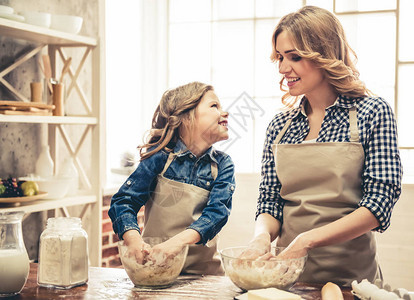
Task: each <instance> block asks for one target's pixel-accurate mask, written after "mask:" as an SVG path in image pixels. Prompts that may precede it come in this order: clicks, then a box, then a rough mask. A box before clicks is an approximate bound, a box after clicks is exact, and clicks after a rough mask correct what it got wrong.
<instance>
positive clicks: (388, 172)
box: [358, 98, 402, 232]
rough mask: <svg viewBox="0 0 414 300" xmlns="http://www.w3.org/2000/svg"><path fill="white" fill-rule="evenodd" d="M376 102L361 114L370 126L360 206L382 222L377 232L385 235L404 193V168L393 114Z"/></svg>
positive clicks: (377, 99)
mask: <svg viewBox="0 0 414 300" xmlns="http://www.w3.org/2000/svg"><path fill="white" fill-rule="evenodd" d="M375 100H376V101H372V102H370V103H371V104H372V105H366V106H365V107H363V108H362V111H361V113H362V114H361V115H362V116H363V117H362V118H364V119H365V120H367V121H368V122H367V123H369V124H370V126H369V128H368V129H367V137H368V138H367V140H366V143H365V165H364V170H363V189H364V195H363V198H362V200H361V202H360V203H359V206H362V207H366V208H367V209H369V210H370V211H371V212H372V213H373V214H374V215H375V217H376V218H377V219H378V221H379V223H380V226H379V227H378V228H376V229H375V230H376V231H379V232H383V231H385V230H386V229H387V228H388V227H389V226H390V219H391V212H392V209H393V207H394V204H395V203H396V202H397V200H398V198H399V197H400V194H401V178H402V165H401V159H400V154H399V150H398V143H397V124H396V121H395V118H394V114H393V112H392V110H391V107H390V106H389V105H388V103H387V102H385V101H384V100H383V99H381V98H376V99H375ZM358 118H359V119H360V120H361V117H360V116H358Z"/></svg>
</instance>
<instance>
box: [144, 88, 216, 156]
mask: <svg viewBox="0 0 414 300" xmlns="http://www.w3.org/2000/svg"><path fill="white" fill-rule="evenodd" d="M212 90H213V87H212V86H211V85H208V84H204V83H201V82H191V83H188V84H185V85H182V86H179V87H177V88H175V89H171V90H167V91H166V92H165V93H164V94H163V95H162V97H161V101H160V104H159V105H158V107H157V109H156V110H155V113H154V116H153V117H152V126H151V130H150V131H149V134H148V137H147V141H146V142H145V143H144V144H143V145H141V146H139V147H138V149H139V150H140V156H141V160H143V159H146V158H148V157H151V156H152V155H154V154H155V153H157V152H158V151H160V150H161V149H164V148H165V149H166V150H167V151H172V149H169V148H167V145H168V144H170V142H173V143H175V142H177V140H178V139H179V137H180V127H181V125H182V124H183V120H185V119H187V120H189V122H188V123H189V124H190V126H191V124H192V123H193V120H194V118H195V114H194V109H195V108H196V107H197V105H198V104H199V103H200V101H201V98H203V96H204V95H205V93H207V92H208V91H212ZM150 148H151V150H150Z"/></svg>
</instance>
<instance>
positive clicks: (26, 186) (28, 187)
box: [20, 181, 39, 196]
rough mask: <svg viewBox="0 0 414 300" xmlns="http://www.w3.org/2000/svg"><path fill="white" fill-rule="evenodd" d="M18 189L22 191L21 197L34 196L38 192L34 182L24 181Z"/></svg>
mask: <svg viewBox="0 0 414 300" xmlns="http://www.w3.org/2000/svg"><path fill="white" fill-rule="evenodd" d="M20 188H21V189H22V190H23V195H25V196H34V195H37V193H38V192H39V186H38V185H37V183H36V182H34V181H25V182H23V183H22V185H21V186H20Z"/></svg>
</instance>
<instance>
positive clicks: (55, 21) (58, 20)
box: [50, 15, 83, 34]
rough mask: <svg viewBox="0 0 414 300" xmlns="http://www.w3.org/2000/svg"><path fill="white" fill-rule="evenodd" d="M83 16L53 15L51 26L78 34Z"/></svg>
mask: <svg viewBox="0 0 414 300" xmlns="http://www.w3.org/2000/svg"><path fill="white" fill-rule="evenodd" d="M82 23H83V18H81V17H78V16H69V15H52V24H51V25H50V28H52V29H56V30H60V31H64V32H67V33H72V34H77V33H79V31H80V30H81V28H82Z"/></svg>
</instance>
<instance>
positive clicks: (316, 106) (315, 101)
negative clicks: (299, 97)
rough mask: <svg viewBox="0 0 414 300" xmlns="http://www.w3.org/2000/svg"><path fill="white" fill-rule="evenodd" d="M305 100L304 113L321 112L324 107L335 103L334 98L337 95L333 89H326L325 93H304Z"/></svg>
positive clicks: (323, 110)
mask: <svg viewBox="0 0 414 300" xmlns="http://www.w3.org/2000/svg"><path fill="white" fill-rule="evenodd" d="M305 96H306V99H308V101H307V105H306V107H305V109H306V113H307V114H308V115H309V114H312V113H318V112H319V113H321V112H323V113H324V112H325V109H326V108H327V107H329V106H331V105H332V104H334V103H335V100H336V98H337V97H338V95H337V94H336V93H335V91H333V90H331V89H329V90H326V92H325V93H323V92H322V93H318V94H317V95H305Z"/></svg>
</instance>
